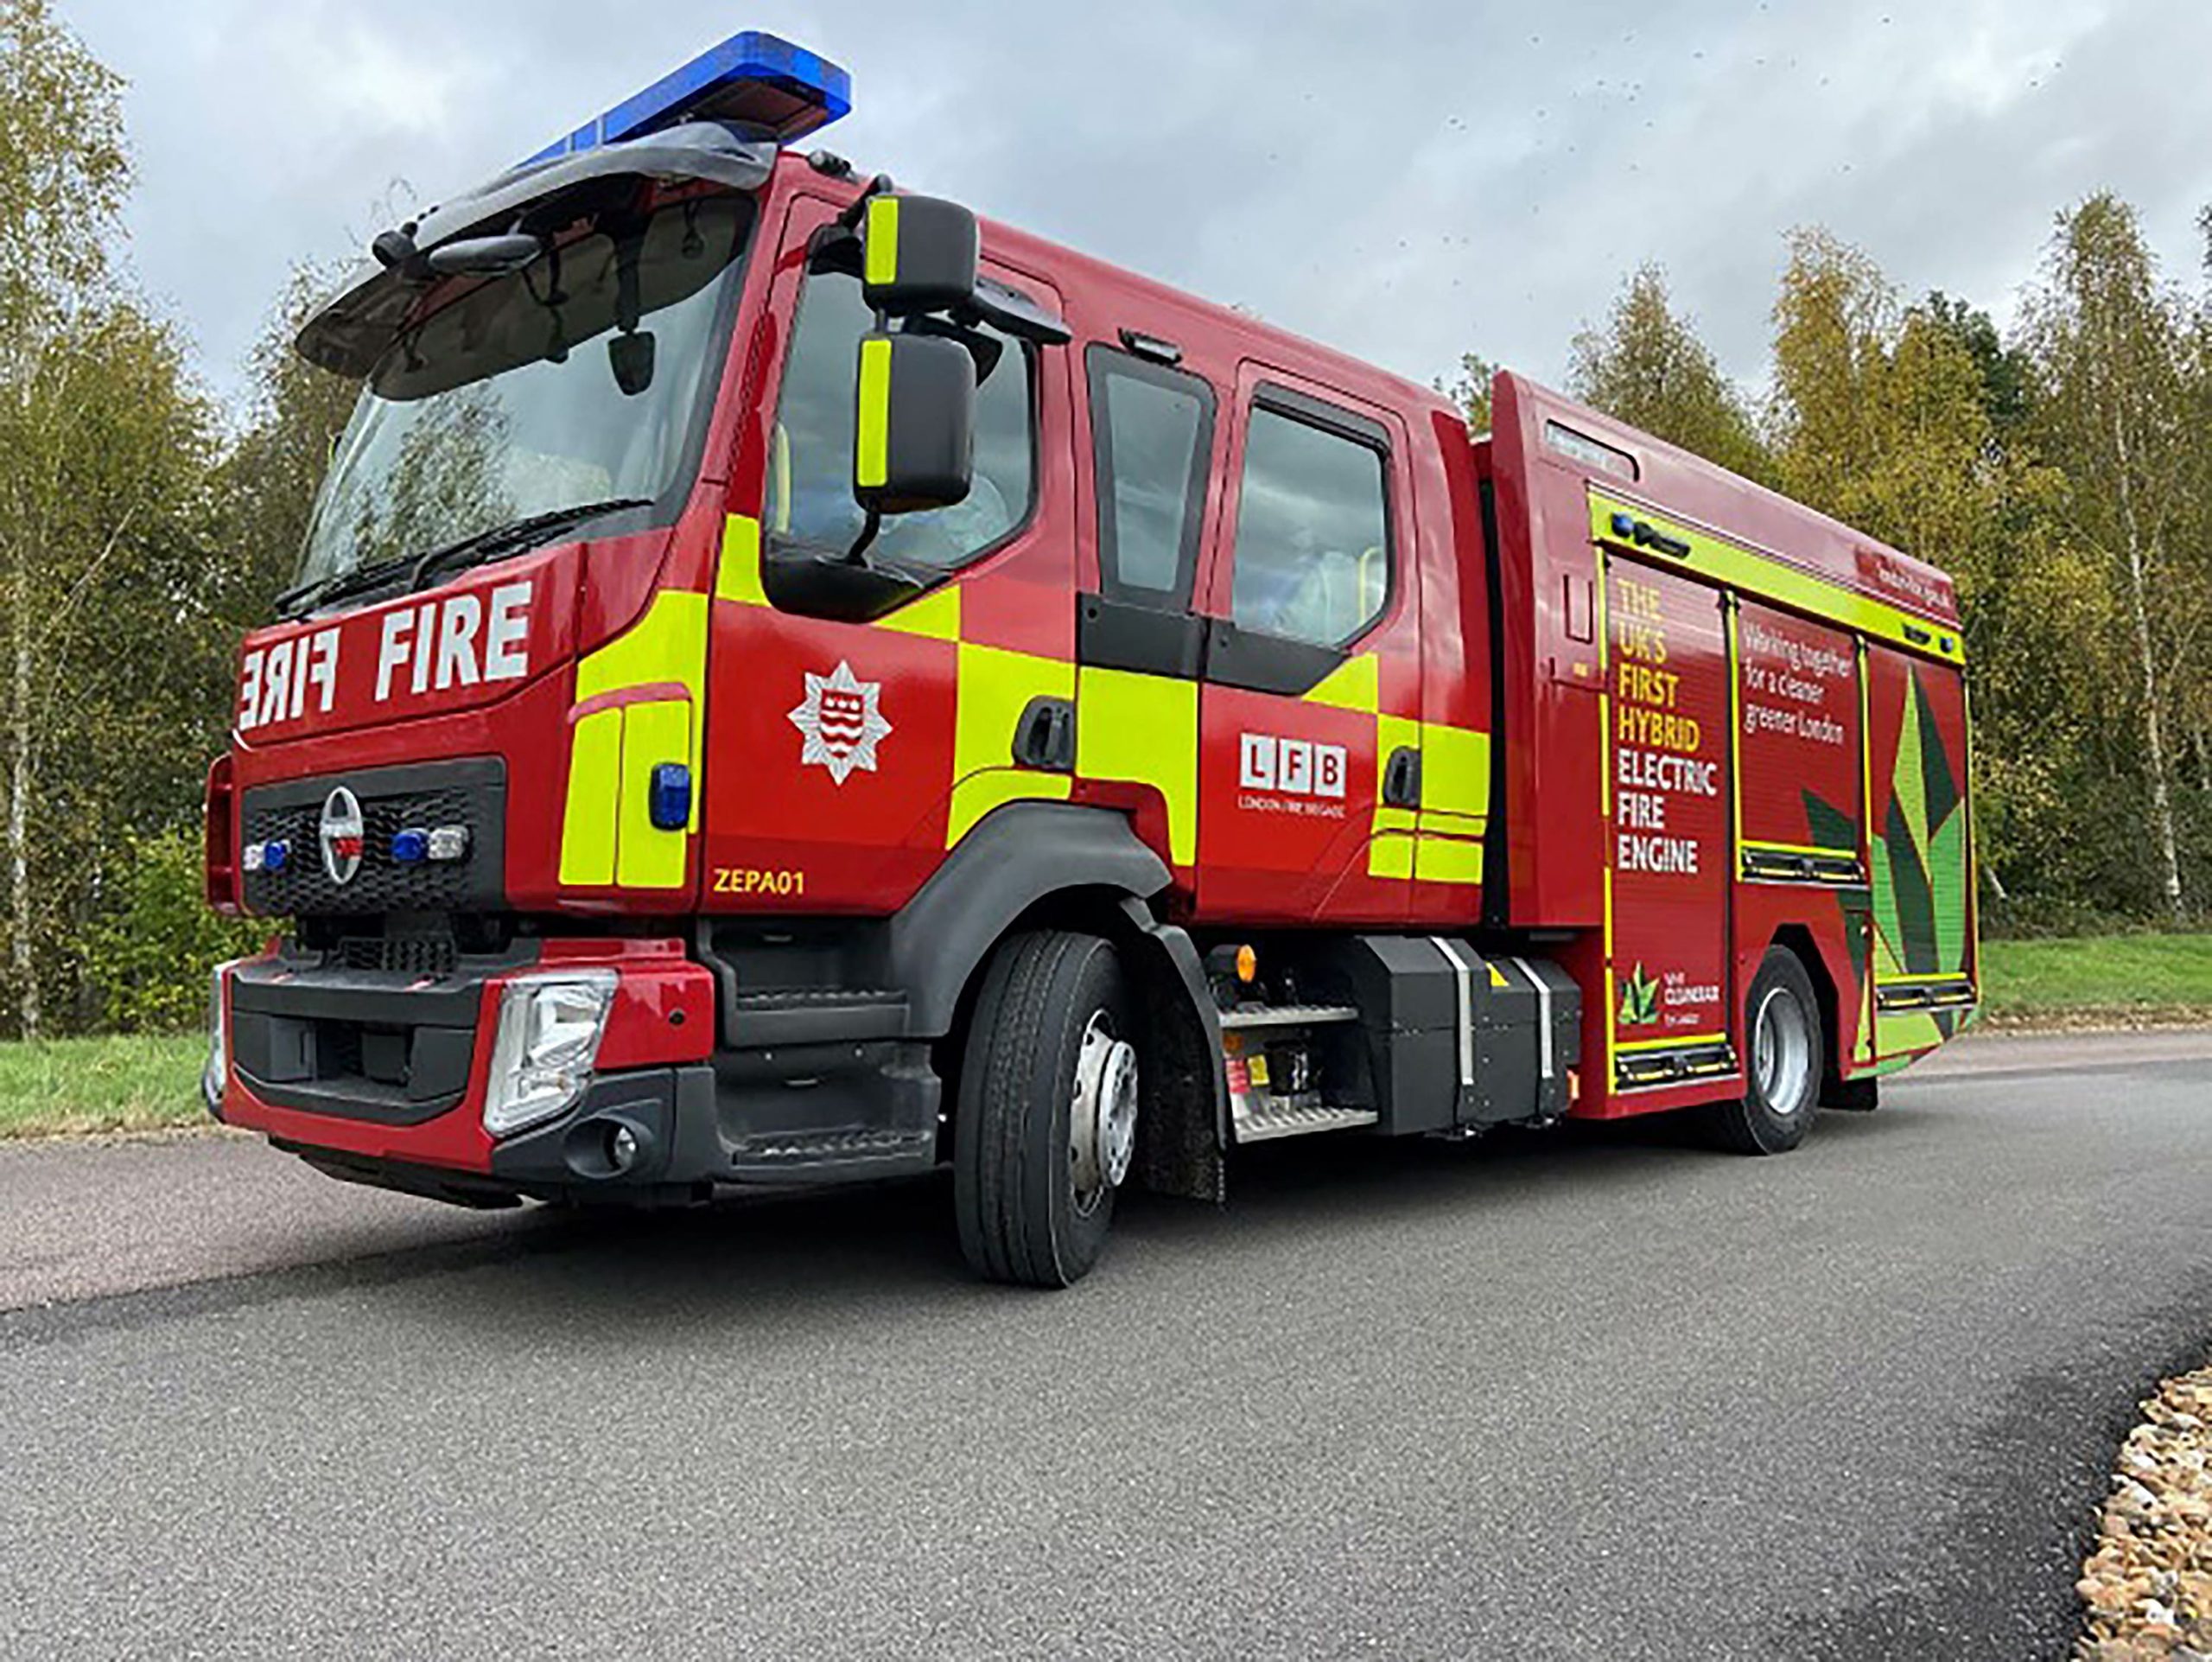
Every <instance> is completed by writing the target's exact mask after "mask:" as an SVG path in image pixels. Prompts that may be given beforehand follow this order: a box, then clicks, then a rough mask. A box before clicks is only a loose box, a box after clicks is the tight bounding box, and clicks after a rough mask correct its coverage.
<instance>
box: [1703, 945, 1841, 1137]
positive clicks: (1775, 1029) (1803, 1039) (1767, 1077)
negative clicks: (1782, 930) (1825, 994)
mask: <svg viewBox="0 0 2212 1662" xmlns="http://www.w3.org/2000/svg"><path fill="white" fill-rule="evenodd" d="M1744 1046H1745V1053H1746V1054H1745V1059H1744V1060H1745V1067H1744V1084H1745V1092H1744V1094H1743V1096H1742V1097H1741V1098H1738V1099H1737V1100H1735V1101H1732V1102H1716V1103H1713V1104H1710V1105H1707V1108H1706V1110H1705V1116H1706V1123H1707V1126H1708V1127H1709V1129H1710V1130H1712V1132H1713V1137H1714V1140H1715V1141H1717V1142H1718V1143H1720V1144H1721V1146H1722V1147H1724V1148H1728V1149H1735V1150H1736V1151H1738V1153H1742V1154H1782V1153H1785V1152H1786V1151H1788V1150H1789V1149H1794V1148H1796V1146H1797V1145H1798V1144H1799V1143H1802V1142H1803V1141H1804V1140H1805V1133H1806V1131H1807V1130H1808V1129H1809V1128H1810V1127H1811V1125H1812V1123H1813V1113H1814V1110H1815V1107H1816V1106H1817V1105H1818V1103H1819V1100H1820V1094H1821V1070H1822V1066H1823V1064H1822V1059H1821V1050H1822V1046H1821V1006H1820V1001H1819V999H1818V998H1817V997H1815V994H1814V991H1813V982H1812V977H1809V976H1808V975H1807V974H1806V973H1805V966H1804V965H1802V964H1800V963H1799V962H1798V961H1797V955H1796V953H1795V952H1790V951H1789V949H1788V948H1787V947H1783V946H1771V947H1769V948H1768V949H1767V954H1766V958H1765V959H1764V961H1763V962H1762V963H1761V964H1760V965H1759V972H1758V974H1757V975H1756V976H1754V977H1751V993H1750V996H1749V997H1746V998H1745V1001H1744Z"/></svg>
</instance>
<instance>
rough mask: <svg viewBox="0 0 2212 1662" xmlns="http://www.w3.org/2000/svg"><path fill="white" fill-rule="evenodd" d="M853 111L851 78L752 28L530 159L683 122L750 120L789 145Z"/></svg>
mask: <svg viewBox="0 0 2212 1662" xmlns="http://www.w3.org/2000/svg"><path fill="white" fill-rule="evenodd" d="M852 107H853V78H852V77H851V76H850V75H848V74H847V73H845V72H844V71H843V70H842V69H840V68H839V67H837V66H836V64H834V63H831V62H830V61H829V60H828V59H827V58H818V57H817V56H816V55H815V54H813V53H811V52H809V51H808V50H807V49H806V48H804V47H798V46H793V45H792V44H791V42H790V41H786V40H782V39H780V38H779V37H778V36H776V35H766V34H763V33H762V32H761V31H760V30H759V29H747V30H746V31H745V32H744V33H743V34H741V35H731V36H730V37H729V39H728V40H727V41H723V42H722V43H721V45H720V46H718V47H715V48H711V49H709V50H708V51H705V52H702V53H701V54H699V55H698V56H697V57H696V58H694V59H692V60H691V61H690V63H687V64H685V65H684V66H683V67H682V68H681V69H677V70H672V71H671V72H670V73H668V74H665V75H663V76H662V77H661V78H660V79H659V80H657V81H655V82H654V83H653V84H652V86H648V87H647V88H645V91H644V92H639V93H637V94H636V95H635V96H633V97H631V98H626V99H623V100H622V102H621V103H620V104H618V105H615V106H614V107H613V109H612V110H609V111H607V113H606V114H605V115H602V116H600V117H598V118H596V119H594V120H591V121H587V122H586V123H584V124H583V125H582V126H581V127H579V128H577V129H576V130H575V131H574V132H572V133H570V134H569V136H568V137H566V138H563V139H560V140H558V141H556V143H551V144H549V145H547V146H546V147H545V148H544V149H543V150H540V151H538V153H537V155H535V156H531V158H530V161H531V162H543V161H547V160H550V158H552V157H554V156H566V155H569V154H570V153H571V152H573V151H575V150H596V149H597V148H598V147H599V146H600V145H601V144H615V143H620V142H621V141H622V140H624V139H626V138H635V137H639V135H640V134H642V133H649V132H652V131H654V130H655V129H656V128H660V127H672V126H674V125H675V124H677V122H680V121H749V122H752V123H753V124H756V125H758V126H761V127H766V129H767V130H768V131H770V132H772V133H773V134H775V136H776V139H777V142H778V143H785V144H788V143H791V142H792V141H793V140H795V139H799V138H804V137H805V136H806V135H807V134H809V133H810V132H813V131H816V130H817V129H818V128H822V127H826V126H828V125H829V124H830V123H831V122H833V121H835V120H836V119H837V118H839V117H840V116H842V115H846V114H849V112H850V111H851V110H852ZM528 165H529V162H524V166H525V167H527V166H528Z"/></svg>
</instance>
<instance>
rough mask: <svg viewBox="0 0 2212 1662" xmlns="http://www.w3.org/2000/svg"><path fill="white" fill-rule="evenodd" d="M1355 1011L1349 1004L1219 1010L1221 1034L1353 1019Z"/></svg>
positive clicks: (1281, 1005) (1354, 1020)
mask: <svg viewBox="0 0 2212 1662" xmlns="http://www.w3.org/2000/svg"><path fill="white" fill-rule="evenodd" d="M1357 1020H1359V1012H1358V1011H1357V1009H1353V1008H1352V1007H1351V1005H1350V1004H1269V1005H1267V1006H1265V1007H1264V1008H1262V1009H1232V1010H1224V1011H1223V1012H1222V1013H1221V1028H1222V1031H1223V1032H1224V1033H1249V1032H1250V1031H1251V1030H1252V1029H1253V1028H1312V1027H1320V1026H1323V1025H1324V1024H1325V1023H1327V1022H1357Z"/></svg>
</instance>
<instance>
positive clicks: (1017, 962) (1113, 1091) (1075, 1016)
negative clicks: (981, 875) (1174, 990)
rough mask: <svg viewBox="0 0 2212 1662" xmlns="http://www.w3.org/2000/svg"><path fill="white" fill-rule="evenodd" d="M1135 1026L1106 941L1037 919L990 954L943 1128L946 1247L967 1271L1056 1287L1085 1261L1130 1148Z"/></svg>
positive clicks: (1106, 1219)
mask: <svg viewBox="0 0 2212 1662" xmlns="http://www.w3.org/2000/svg"><path fill="white" fill-rule="evenodd" d="M1134 1035H1135V1028H1134V1026H1133V1025H1132V1022H1131V1018H1130V1006H1129V1001H1128V992H1127V989H1126V987H1125V985H1124V984H1123V980H1122V965H1121V961H1120V958H1118V956H1117V955H1116V952H1115V951H1114V947H1113V946H1112V944H1111V943H1110V942H1108V941H1105V940H1103V939H1100V938H1099V937H1097V936H1096V935H1084V934H1074V933H1069V932H1067V931H1065V930H1058V929H1047V930H1039V931H1037V932H1036V933H1031V934H1022V935H1015V936H1012V937H1010V938H1009V939H1007V940H1006V941H1005V942H1004V943H1003V944H1002V945H1001V946H1000V947H999V949H998V952H996V953H995V955H994V956H993V958H992V959H991V964H990V967H989V968H988V970H986V971H984V975H983V984H982V990H981V991H980V992H979V993H978V995H977V997H976V1009H975V1015H974V1016H973V1018H972V1020H971V1022H970V1023H969V1029H968V1041H967V1048H966V1049H965V1050H964V1051H963V1054H962V1059H961V1067H960V1092H959V1098H958V1103H957V1109H956V1113H957V1118H956V1119H955V1120H954V1122H953V1128H952V1146H953V1156H952V1177H953V1181H952V1189H953V1207H954V1211H955V1213H957V1217H958V1220H959V1225H960V1250H961V1251H962V1252H963V1253H964V1254H965V1255H966V1257H967V1259H968V1262H969V1264H971V1265H972V1266H974V1268H975V1270H976V1274H978V1275H980V1276H982V1277H986V1278H987V1279H988V1280H992V1281H1003V1282H1012V1283H1018V1284H1021V1285H1026V1286H1031V1287H1067V1286H1071V1285H1073V1284H1074V1283H1076V1282H1078V1281H1080V1280H1082V1279H1083V1277H1084V1276H1085V1275H1086V1274H1088V1273H1089V1272H1090V1268H1091V1266H1092V1265H1093V1264H1096V1263H1097V1262H1098V1258H1099V1254H1100V1253H1101V1252H1103V1251H1104V1250H1105V1246H1106V1232H1107V1229H1108V1226H1109V1225H1110V1224H1111V1223H1112V1221H1113V1217H1114V1194H1115V1191H1116V1189H1118V1188H1120V1187H1121V1185H1122V1181H1123V1180H1124V1179H1125V1178H1126V1177H1127V1176H1128V1170H1129V1162H1130V1160H1131V1158H1132V1156H1134V1154H1135V1148H1136V1118H1137V1053H1136V1049H1135V1045H1134V1044H1133V1043H1132V1040H1133V1038H1134Z"/></svg>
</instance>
